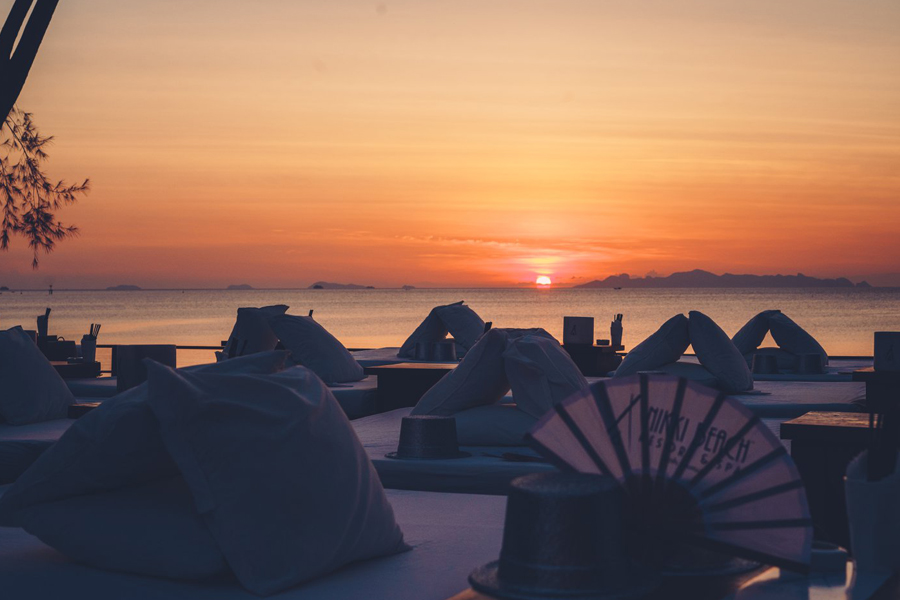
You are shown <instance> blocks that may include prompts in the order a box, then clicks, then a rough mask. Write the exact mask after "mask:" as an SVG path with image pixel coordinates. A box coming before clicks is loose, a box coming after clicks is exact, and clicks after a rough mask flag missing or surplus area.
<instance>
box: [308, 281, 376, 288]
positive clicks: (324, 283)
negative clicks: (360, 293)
mask: <svg viewBox="0 0 900 600" xmlns="http://www.w3.org/2000/svg"><path fill="white" fill-rule="evenodd" d="M309 289H311V290H374V289H375V286H374V285H356V284H355V283H332V282H330V281H317V282H315V283H314V284H312V285H311V286H309Z"/></svg>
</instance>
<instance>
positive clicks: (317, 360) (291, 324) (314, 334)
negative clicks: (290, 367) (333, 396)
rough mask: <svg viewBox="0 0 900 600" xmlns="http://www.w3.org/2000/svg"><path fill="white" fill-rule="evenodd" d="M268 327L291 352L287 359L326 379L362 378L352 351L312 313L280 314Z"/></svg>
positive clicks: (347, 380) (356, 379)
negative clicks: (270, 326) (316, 320)
mask: <svg viewBox="0 0 900 600" xmlns="http://www.w3.org/2000/svg"><path fill="white" fill-rule="evenodd" d="M271 323H272V329H273V330H274V331H275V334H276V335H277V336H278V339H280V340H281V343H282V344H284V347H285V349H287V350H288V351H289V352H290V353H291V361H293V362H294V363H295V364H298V365H303V366H304V367H306V368H308V369H311V370H312V371H313V372H314V373H315V374H316V375H318V376H319V377H320V378H321V379H322V381H325V382H327V383H349V382H352V381H362V380H363V379H365V377H366V374H365V371H364V370H363V368H362V365H360V364H359V363H358V362H356V359H355V358H353V355H352V354H350V352H349V351H348V350H347V348H345V347H344V345H343V344H342V343H340V342H339V341H338V339H337V338H336V337H334V336H333V335H331V334H330V333H328V330H327V329H325V328H324V327H322V326H321V325H319V324H318V323H316V322H315V320H313V318H312V317H302V316H295V315H281V316H279V317H275V318H274V319H272V321H271Z"/></svg>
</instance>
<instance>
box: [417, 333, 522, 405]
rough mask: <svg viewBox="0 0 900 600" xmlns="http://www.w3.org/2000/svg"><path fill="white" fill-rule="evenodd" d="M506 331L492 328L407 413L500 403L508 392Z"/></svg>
mask: <svg viewBox="0 0 900 600" xmlns="http://www.w3.org/2000/svg"><path fill="white" fill-rule="evenodd" d="M506 340H507V336H506V333H505V332H504V331H502V330H500V329H491V330H490V331H488V332H487V333H485V334H484V335H483V336H482V337H481V339H480V340H478V342H476V344H475V345H474V346H472V349H471V350H469V352H468V353H467V354H466V356H465V358H463V359H462V361H460V363H459V365H458V366H457V367H456V368H455V369H453V370H452V371H450V372H449V373H447V374H446V375H444V376H443V377H442V378H441V379H440V380H439V381H438V382H437V383H436V384H434V386H432V387H431V389H430V390H428V391H427V392H425V394H424V395H423V396H422V397H421V398H420V399H419V402H418V403H417V404H416V406H415V407H414V408H413V410H412V412H411V413H410V414H413V415H445V416H450V415H454V414H456V413H458V412H460V411H463V410H466V409H467V408H474V407H476V406H482V405H485V404H494V403H496V402H499V401H500V400H501V399H502V398H503V396H504V395H506V392H508V391H509V381H508V380H507V378H506V371H505V370H504V368H503V351H504V350H505V349H506Z"/></svg>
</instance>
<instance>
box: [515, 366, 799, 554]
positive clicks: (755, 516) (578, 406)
mask: <svg viewBox="0 0 900 600" xmlns="http://www.w3.org/2000/svg"><path fill="white" fill-rule="evenodd" d="M526 437H527V439H528V441H529V443H530V444H531V445H532V446H533V447H534V448H535V449H536V450H537V451H538V452H540V453H541V454H542V455H544V456H545V457H547V458H548V459H550V460H551V461H552V462H553V463H554V464H556V466H557V467H559V468H561V469H563V470H567V471H573V470H574V471H579V472H583V473H599V474H602V475H608V476H612V477H615V478H616V479H618V480H619V481H620V482H621V484H622V486H623V487H624V489H625V491H626V493H627V494H628V502H627V504H628V505H629V506H630V507H631V508H632V511H631V516H630V519H631V523H630V524H629V525H630V526H631V529H632V531H634V533H635V536H636V540H637V541H636V544H638V548H637V549H636V550H637V551H638V552H639V553H640V554H642V558H643V559H644V560H647V561H650V562H654V563H656V564H671V562H672V559H673V558H675V557H673V554H676V553H677V552H678V548H679V547H680V546H682V544H683V543H685V542H687V543H689V544H692V545H695V546H700V547H702V548H707V549H709V550H714V551H722V552H726V553H729V554H731V555H734V556H740V557H743V558H747V559H751V560H757V561H760V562H764V563H767V564H771V565H775V566H780V567H785V568H788V569H792V570H799V571H807V570H808V568H809V561H810V551H811V544H812V521H811V519H810V516H809V508H808V506H807V503H806V492H805V490H804V489H803V484H802V482H801V481H800V476H799V474H798V473H797V469H796V468H795V467H794V463H793V461H792V460H791V458H790V456H788V454H787V451H786V449H785V447H784V446H782V445H781V443H780V442H779V440H778V439H777V438H776V437H775V436H774V435H773V434H772V432H771V431H769V429H768V428H767V427H766V426H765V425H763V424H762V423H761V422H760V420H759V418H758V417H756V416H755V415H754V414H753V413H752V412H750V411H749V410H748V409H747V408H746V407H745V406H743V405H742V404H741V403H740V402H738V401H737V400H734V399H732V398H728V397H726V395H725V394H723V393H720V392H717V391H715V390H712V389H710V388H707V387H705V386H702V385H699V384H697V383H694V382H690V381H687V380H686V379H683V378H676V377H671V376H666V375H647V374H641V375H636V376H633V377H625V378H622V379H612V380H609V381H606V382H598V383H595V384H594V385H592V386H591V387H590V389H589V390H588V391H585V392H582V393H579V394H576V395H575V396H572V397H570V398H568V399H566V400H565V401H563V402H562V403H560V404H558V405H557V406H556V410H555V411H551V412H549V413H548V414H546V415H545V416H544V417H543V418H541V419H540V420H539V421H538V423H537V424H536V425H535V426H534V428H533V429H532V430H531V432H530V433H529V434H528V435H527V436H526Z"/></svg>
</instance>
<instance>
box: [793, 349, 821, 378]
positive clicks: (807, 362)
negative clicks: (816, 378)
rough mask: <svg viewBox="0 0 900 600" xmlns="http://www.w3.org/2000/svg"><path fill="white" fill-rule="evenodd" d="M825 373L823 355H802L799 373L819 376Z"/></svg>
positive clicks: (799, 360)
mask: <svg viewBox="0 0 900 600" xmlns="http://www.w3.org/2000/svg"><path fill="white" fill-rule="evenodd" d="M824 371H825V365H824V361H823V360H822V355H821V354H801V355H800V357H799V358H798V360H797V372H798V373H804V374H807V375H817V374H819V373H822V372H824Z"/></svg>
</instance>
